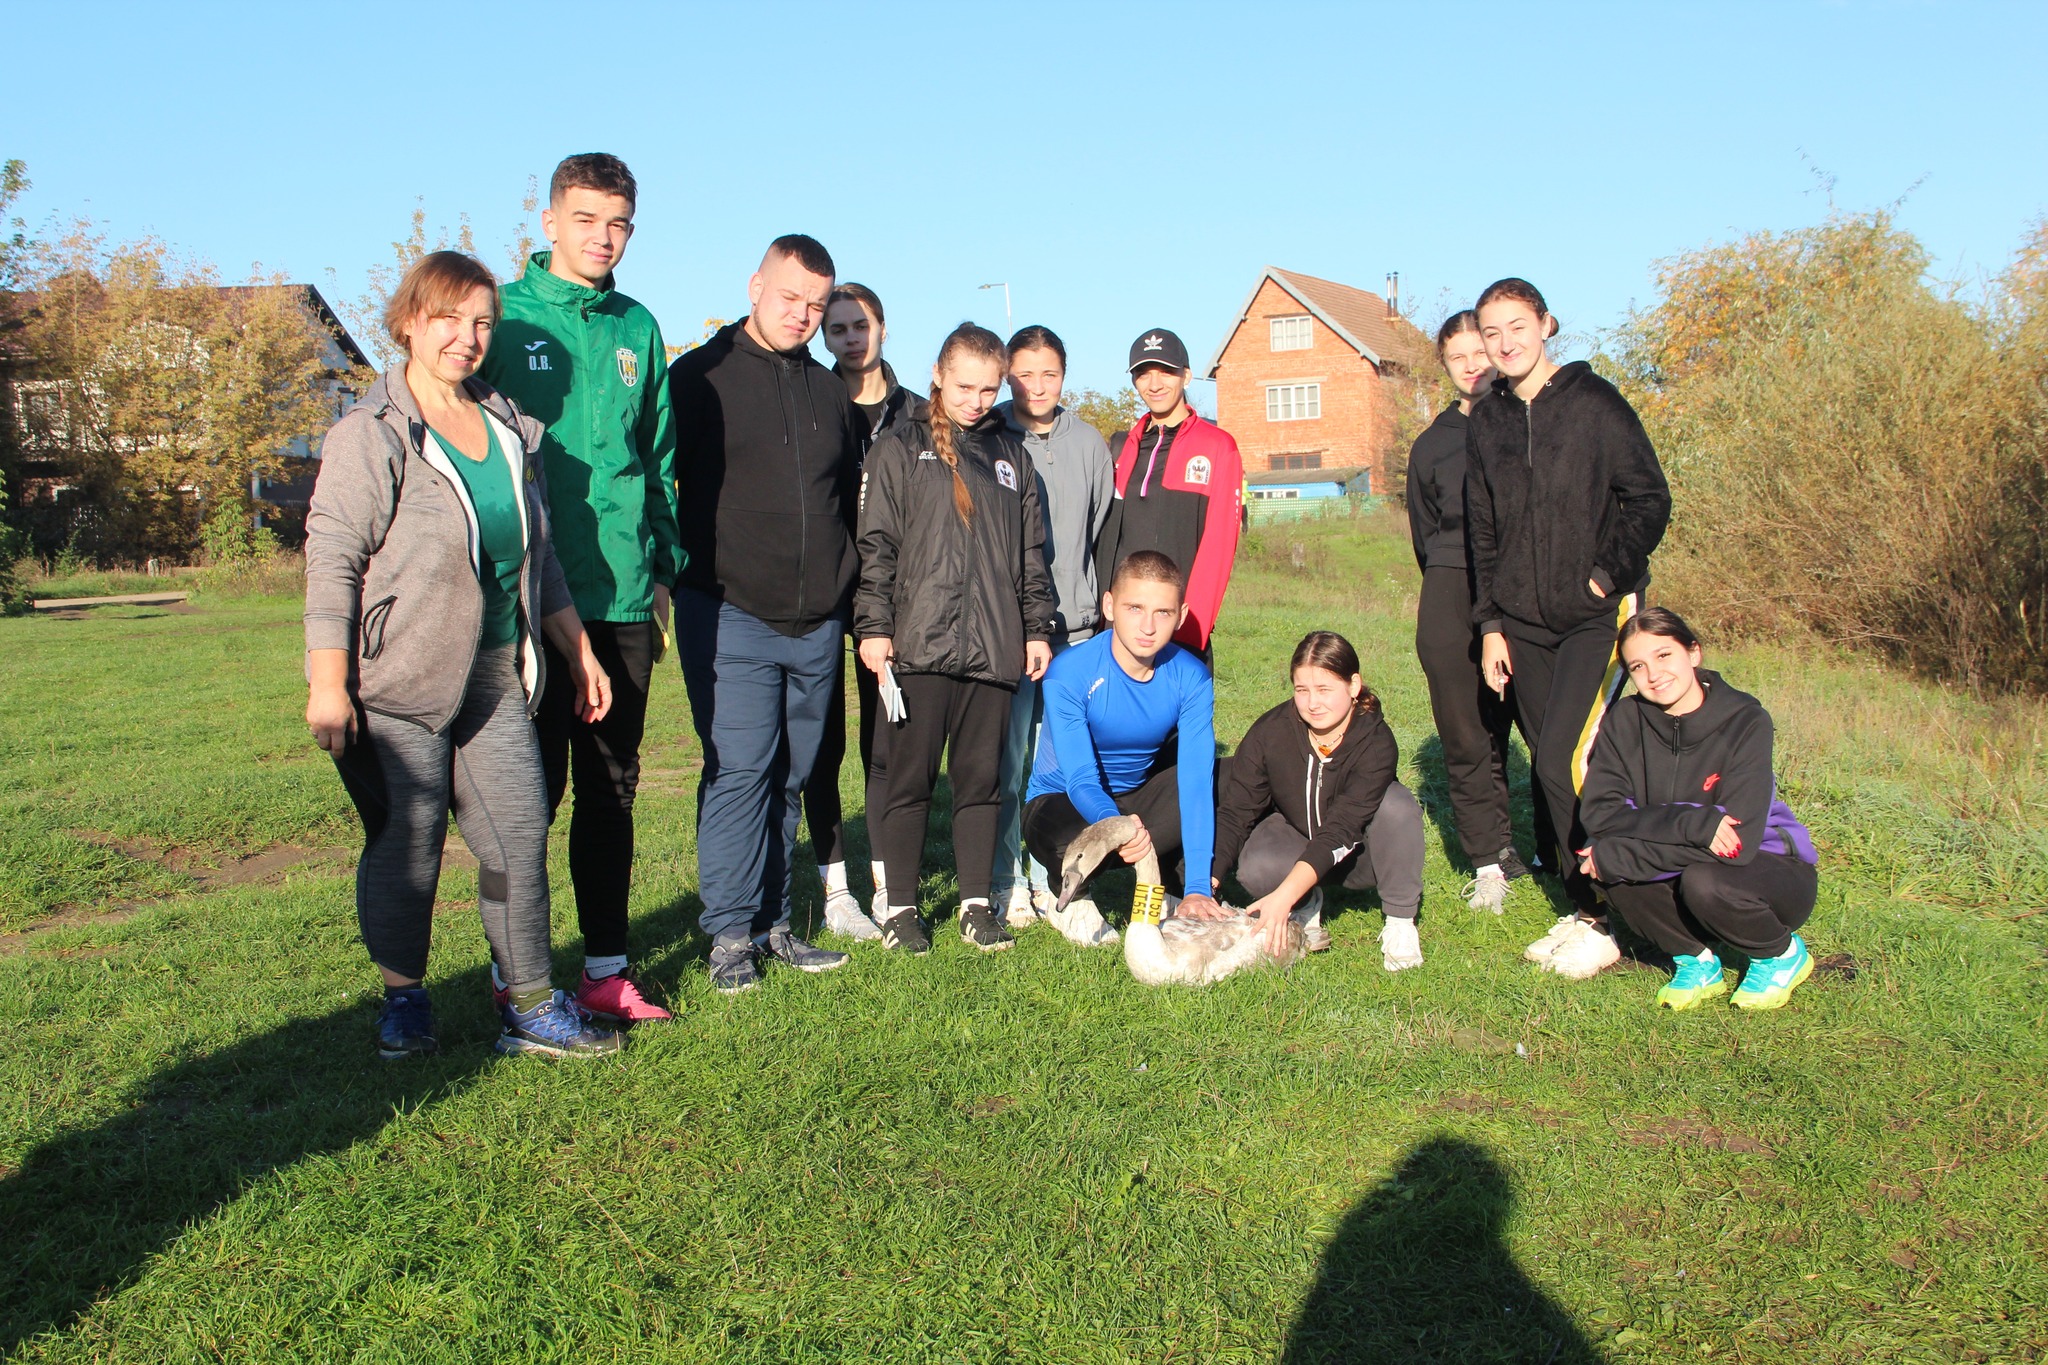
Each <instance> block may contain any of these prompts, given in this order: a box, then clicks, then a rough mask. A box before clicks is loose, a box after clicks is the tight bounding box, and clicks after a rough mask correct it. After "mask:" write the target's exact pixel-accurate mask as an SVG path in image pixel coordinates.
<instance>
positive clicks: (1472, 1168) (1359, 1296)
mask: <svg viewBox="0 0 2048 1365" xmlns="http://www.w3.org/2000/svg"><path fill="white" fill-rule="evenodd" d="M1514 1202H1515V1195H1514V1189H1513V1182H1512V1181H1511V1179H1510V1178H1509V1176H1508V1173H1507V1171H1506V1170H1504V1169H1503V1168H1502V1167H1501V1166H1500V1164H1499V1163H1498V1162H1497V1161H1495V1160H1494V1159H1493V1157H1492V1156H1491V1155H1489V1154H1488V1153H1487V1151H1486V1150H1485V1149H1484V1148H1482V1147H1480V1146H1478V1145H1477V1144H1475V1143H1471V1142H1467V1141H1464V1140H1462V1139H1459V1138H1452V1137H1442V1136H1439V1137H1432V1138H1430V1139H1428V1140H1427V1141H1425V1142H1423V1143H1422V1144H1421V1145H1420V1146H1418V1147H1416V1148H1415V1149H1414V1150H1413V1151H1411V1152H1409V1153H1408V1154H1407V1155H1406V1156H1405V1157H1403V1158H1402V1159H1401V1164H1400V1166H1399V1167H1398V1168H1397V1169H1396V1170H1395V1172H1394V1174H1393V1175H1391V1176H1390V1177H1388V1178H1387V1180H1386V1181H1385V1182H1384V1183H1383V1184H1381V1185H1380V1186H1379V1187H1377V1188H1376V1189H1374V1190H1373V1191H1371V1192H1370V1193H1369V1194H1367V1195H1366V1196H1365V1198H1363V1199H1361V1200H1360V1201H1359V1202H1358V1204H1357V1205H1356V1206H1355V1207H1353V1208H1352V1209H1351V1211H1350V1212H1349V1213H1347V1214H1345V1216H1344V1221H1343V1223H1342V1224H1341V1225H1340V1226H1339V1227H1338V1229H1337V1232H1336V1235H1335V1236H1333V1237H1332V1238H1331V1239H1330V1244H1329V1245H1328V1246H1327V1247H1326V1248H1325V1249H1324V1251H1323V1259H1322V1264H1321V1265H1320V1267H1319V1268H1318V1270H1317V1272H1316V1282H1315V1286H1314V1287H1313V1288H1312V1289H1311V1290H1310V1291H1309V1294H1308V1297H1307V1299H1305V1300H1304V1301H1303V1303H1302V1305H1301V1309H1300V1311H1299V1312H1297V1313H1296V1314H1295V1316H1294V1321H1293V1323H1292V1324H1291V1325H1290V1326H1289V1327H1288V1331H1287V1341H1286V1345H1285V1347H1284V1349H1283V1351H1282V1354H1281V1356H1280V1359H1281V1361H1282V1362H1283V1363H1284V1365H1316V1363H1321V1362H1327V1363H1328V1365H1340V1363H1341V1365H1354V1363H1355V1362H1376V1361H1390V1362H1391V1361H1401V1362H1410V1361H1446V1362H1458V1363H1459V1365H1466V1363H1467V1362H1475V1361H1517V1362H1521V1361H1526V1362H1529V1365H1594V1363H1595V1362H1598V1361H1600V1360H1601V1359H1602V1357H1601V1355H1600V1353H1599V1352H1598V1351H1597V1350H1595V1349H1594V1346H1593V1344H1592V1342H1590V1341H1589V1340H1587V1338H1586V1337H1585V1335H1584V1334H1583V1333H1581V1332H1580V1331H1579V1329H1578V1328H1577V1327H1576V1326H1574V1325H1573V1323H1572V1321H1571V1318H1570V1316H1569V1315H1568V1314H1566V1313H1565V1311H1564V1310H1563V1309H1562V1308H1561V1307H1559V1305H1558V1304H1557V1303H1556V1302H1555V1301H1554V1300H1552V1299H1551V1298H1550V1296H1549V1295H1547V1294H1546V1293H1544V1292H1543V1290H1542V1289H1540V1288H1539V1287H1538V1286H1537V1285H1536V1283H1535V1281H1534V1280H1532V1279H1531V1278H1530V1277H1529V1276H1528V1275H1527V1274H1526V1273H1524V1272H1523V1270H1522V1268H1521V1267H1520V1266H1519V1265H1517V1264H1516V1263H1515V1259H1514V1256H1513V1255H1512V1254H1511V1253H1510V1252H1509V1250H1508V1248H1507V1244H1506V1240H1505V1238H1504V1235H1503V1234H1504V1231H1505V1229H1506V1226H1507V1223H1508V1219H1509V1216H1510V1214H1511V1213H1512V1212H1513V1210H1514Z"/></svg>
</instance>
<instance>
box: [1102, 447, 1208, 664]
mask: <svg viewBox="0 0 2048 1365" xmlns="http://www.w3.org/2000/svg"><path fill="white" fill-rule="evenodd" d="M1151 427H1152V415H1151V414H1150V413H1147V414H1145V415H1144V416H1143V417H1142V418H1140V419H1139V421H1138V424H1137V425H1136V426H1135V427H1132V428H1131V430H1130V431H1129V433H1128V434H1126V435H1125V437H1124V441H1123V445H1122V447H1121V449H1119V450H1118V452H1117V459H1116V501H1115V502H1114V503H1112V504H1111V505H1110V510H1109V520H1108V521H1106V522H1104V523H1103V526H1102V534H1101V535H1100V536H1099V537H1097V539H1096V542H1095V581H1096V582H1098V583H1100V584H1102V585H1103V587H1104V589H1105V590H1106V589H1107V588H1108V587H1109V583H1110V580H1111V579H1112V578H1113V577H1114V576H1115V574H1116V566H1117V564H1118V563H1119V562H1121V561H1122V559H1123V557H1124V556H1125V555H1128V554H1135V553H1136V552H1138V551H1139V550H1157V551H1159V552H1160V553H1161V554H1163V555H1165V556H1166V557H1167V558H1169V559H1171V560H1172V561H1173V562H1174V563H1175V564H1177V565H1178V566H1179V567H1180V571H1181V572H1182V573H1183V574H1186V575H1187V580H1188V589H1187V604H1188V618H1187V620H1186V621H1184V622H1182V623H1181V628H1180V629H1179V630H1178V631H1175V632H1174V636H1173V638H1174V641H1175V643H1177V644H1181V645H1185V646H1187V647H1188V648H1190V649H1195V650H1202V649H1207V648H1208V646H1209V634H1210V632H1211V631H1213V630H1215V628H1216V614H1217V612H1218V611H1219V610H1220V609H1221V608H1222V606H1223V593H1224V590H1225V589H1226V588H1228V587H1229V586H1230V566H1231V564H1232V562H1233V561H1234V560H1235V559H1236V558H1237V532H1238V525H1239V521H1240V517H1241V513H1242V509H1243V506H1244V461H1243V459H1242V458H1240V457H1239V455H1238V453H1237V442H1236V441H1234V440H1232V439H1231V436H1230V433H1229V432H1227V431H1225V430H1224V429H1223V428H1221V427H1219V426H1217V425H1216V424H1215V423H1213V422H1209V421H1206V420H1204V419H1203V418H1202V417H1201V416H1200V415H1199V414H1198V413H1196V412H1195V411H1194V410H1193V409H1190V410H1189V411H1188V415H1187V417H1186V418H1185V419H1184V420H1183V421H1182V422H1181V423H1180V425H1179V426H1176V427H1170V428H1165V429H1163V430H1162V431H1161V432H1160V444H1163V445H1164V446H1165V450H1164V451H1163V452H1162V451H1160V450H1157V449H1154V450H1151V451H1148V452H1145V456H1146V458H1145V459H1144V460H1143V461H1142V462H1141V460H1140V451H1139V447H1140V446H1142V445H1143V444H1144V439H1145V434H1146V432H1147V431H1149V430H1150V429H1151ZM1141 507H1142V511H1141V510H1140V508H1141Z"/></svg>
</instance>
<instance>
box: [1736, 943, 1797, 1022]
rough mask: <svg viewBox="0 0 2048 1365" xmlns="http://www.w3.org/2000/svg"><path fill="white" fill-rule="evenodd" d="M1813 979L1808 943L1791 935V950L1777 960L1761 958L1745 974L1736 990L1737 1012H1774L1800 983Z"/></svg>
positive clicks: (1753, 962)
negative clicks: (1807, 950)
mask: <svg viewBox="0 0 2048 1365" xmlns="http://www.w3.org/2000/svg"><path fill="white" fill-rule="evenodd" d="M1812 975H1813V959H1812V958H1811V957H1809V956H1807V952H1806V941H1805V940H1804V939H1802V938H1800V937H1799V935H1797V934H1794V935H1792V946H1791V947H1789V948H1787V949H1786V950H1785V951H1784V952H1782V953H1780V954H1778V955H1777V956H1776V957H1760V958H1757V959H1755V960H1754V961H1752V962H1751V963H1750V964H1749V970H1748V971H1746V972H1744V973H1743V974H1742V984H1741V985H1740V986H1738V987H1736V988H1735V1000H1734V1004H1735V1008H1737V1009H1739V1010H1774V1009H1777V1008H1779V1007H1780V1006H1781V1005H1783V1004H1784V1003H1785V1002H1786V1001H1787V1000H1790V999H1791V998H1792V992H1793V991H1794V990H1796V989H1797V988H1798V986H1799V983H1800V982H1802V981H1804V980H1806V978H1807V977H1809V976H1812Z"/></svg>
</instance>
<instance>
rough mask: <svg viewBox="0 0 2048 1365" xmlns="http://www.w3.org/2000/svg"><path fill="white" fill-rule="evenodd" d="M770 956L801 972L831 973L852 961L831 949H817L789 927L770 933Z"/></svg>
mask: <svg viewBox="0 0 2048 1365" xmlns="http://www.w3.org/2000/svg"><path fill="white" fill-rule="evenodd" d="M766 947H767V949H768V955H769V956H770V957H773V958H775V959H776V960H777V961H780V962H784V963H787V964H788V965H789V966H792V967H794V968H796V969H797V970H798V971H800V972H829V971H831V970H832V969H833V968H834V967H844V966H845V965H846V964H847V963H848V962H849V961H851V960H852V959H850V958H849V957H848V956H847V955H846V954H845V953H835V952H833V951H832V950H831V949H830V948H815V947H813V946H811V945H810V944H808V943H806V942H804V941H803V940H802V939H800V938H798V937H797V936H796V935H795V934H793V933H791V932H790V931H789V926H788V925H783V926H782V927H781V928H779V929H770V930H769V931H768V942H767V945H766Z"/></svg>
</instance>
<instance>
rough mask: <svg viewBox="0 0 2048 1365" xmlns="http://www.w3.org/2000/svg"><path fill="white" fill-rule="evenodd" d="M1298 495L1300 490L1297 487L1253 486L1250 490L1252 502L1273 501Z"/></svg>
mask: <svg viewBox="0 0 2048 1365" xmlns="http://www.w3.org/2000/svg"><path fill="white" fill-rule="evenodd" d="M1300 496H1301V490H1300V489H1299V488H1254V489H1253V490H1252V501H1254V502H1273V501H1275V500H1278V499H1281V498H1298V497H1300Z"/></svg>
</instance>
